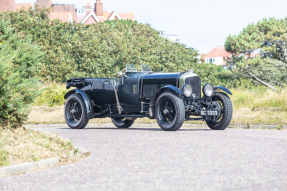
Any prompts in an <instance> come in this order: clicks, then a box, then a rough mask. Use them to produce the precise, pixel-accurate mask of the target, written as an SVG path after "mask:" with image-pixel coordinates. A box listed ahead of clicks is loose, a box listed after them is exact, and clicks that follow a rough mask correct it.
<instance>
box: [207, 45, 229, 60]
mask: <svg viewBox="0 0 287 191" xmlns="http://www.w3.org/2000/svg"><path fill="white" fill-rule="evenodd" d="M230 56H231V53H230V52H227V51H226V50H225V48H224V46H217V47H215V48H214V49H213V50H211V51H210V52H209V53H208V54H206V55H205V56H204V58H213V57H230Z"/></svg>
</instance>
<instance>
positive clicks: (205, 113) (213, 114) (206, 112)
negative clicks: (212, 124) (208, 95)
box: [200, 111, 218, 116]
mask: <svg viewBox="0 0 287 191" xmlns="http://www.w3.org/2000/svg"><path fill="white" fill-rule="evenodd" d="M200 114H201V115H207V116H217V115H218V111H200Z"/></svg>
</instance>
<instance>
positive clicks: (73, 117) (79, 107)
mask: <svg viewBox="0 0 287 191" xmlns="http://www.w3.org/2000/svg"><path fill="white" fill-rule="evenodd" d="M64 114H65V120H66V123H67V125H68V126H69V127H70V128H72V129H83V128H84V127H86V125H87V124H88V122H89V118H88V116H87V112H86V105H85V102H84V100H83V98H82V97H81V96H80V95H79V94H72V95H70V96H69V97H68V99H67V101H66V104H65V111H64Z"/></svg>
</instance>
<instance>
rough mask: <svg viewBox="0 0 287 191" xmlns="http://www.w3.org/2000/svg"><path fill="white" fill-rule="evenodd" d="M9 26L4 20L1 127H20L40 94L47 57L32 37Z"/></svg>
mask: <svg viewBox="0 0 287 191" xmlns="http://www.w3.org/2000/svg"><path fill="white" fill-rule="evenodd" d="M9 23H10V22H9V21H7V22H4V21H3V20H2V21H1V20H0V67H1V70H0V126H11V127H18V126H21V125H22V124H23V122H24V121H25V120H26V119H27V116H28V114H29V105H30V104H31V103H32V102H33V100H34V98H35V97H36V96H37V95H38V94H39V91H38V89H39V84H38V78H37V77H36V76H37V75H39V74H38V72H39V69H38V67H39V66H40V60H41V59H42V55H43V54H42V52H41V51H40V49H39V47H38V46H36V45H34V44H32V42H31V38H30V37H28V36H26V35H24V34H21V33H20V34H17V33H16V32H15V30H14V28H12V27H9V26H8V24H9Z"/></svg>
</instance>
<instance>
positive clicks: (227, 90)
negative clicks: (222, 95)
mask: <svg viewBox="0 0 287 191" xmlns="http://www.w3.org/2000/svg"><path fill="white" fill-rule="evenodd" d="M217 89H221V90H223V91H225V92H226V93H228V94H230V95H232V92H231V91H230V90H229V89H227V88H225V87H223V86H216V87H214V88H213V90H214V91H216V90H217Z"/></svg>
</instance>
